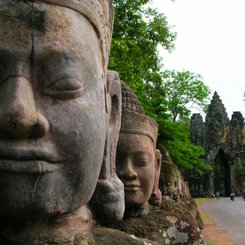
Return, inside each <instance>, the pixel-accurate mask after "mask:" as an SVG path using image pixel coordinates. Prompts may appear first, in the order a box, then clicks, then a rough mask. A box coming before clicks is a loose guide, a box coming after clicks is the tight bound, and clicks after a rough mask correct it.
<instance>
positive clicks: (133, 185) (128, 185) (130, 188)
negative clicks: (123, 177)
mask: <svg viewBox="0 0 245 245" xmlns="http://www.w3.org/2000/svg"><path fill="white" fill-rule="evenodd" d="M123 184H124V190H125V191H132V192H133V191H138V190H139V189H140V186H139V184H137V183H129V182H127V183H123Z"/></svg>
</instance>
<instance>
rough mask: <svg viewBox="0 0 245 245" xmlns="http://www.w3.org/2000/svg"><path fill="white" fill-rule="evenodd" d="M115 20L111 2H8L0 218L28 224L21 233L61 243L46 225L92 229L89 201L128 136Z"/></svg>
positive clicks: (0, 74) (0, 77)
mask: <svg viewBox="0 0 245 245" xmlns="http://www.w3.org/2000/svg"><path fill="white" fill-rule="evenodd" d="M112 17H113V14H112V6H111V1H108V0H80V1H77V0H42V1H41V0H40V1H14V0H12V1H11V0H10V1H9V0H0V196H1V202H0V218H1V220H4V219H5V218H6V220H8V222H10V223H11V221H12V220H13V223H14V222H15V221H14V220H21V221H23V223H25V220H27V222H26V223H28V224H30V226H29V227H28V228H26V226H25V225H23V226H22V227H23V230H22V231H20V233H23V234H24V233H25V232H26V231H27V230H29V231H30V233H31V232H33V234H32V235H33V236H34V237H35V236H36V235H37V234H35V232H36V231H37V232H38V233H39V234H41V235H40V236H42V231H43V234H45V236H47V237H48V236H49V235H50V236H54V237H55V236H56V235H57V234H59V232H58V233H57V231H56V230H55V229H53V227H52V225H51V226H50V227H47V226H46V224H47V223H48V224H49V225H50V224H54V223H55V222H54V220H57V219H59V220H62V219H63V218H64V219H65V220H66V221H65V222H63V221H62V222H61V221H60V222H59V224H58V223H56V224H55V226H56V227H63V226H66V228H67V229H66V230H67V231H66V232H65V234H63V231H62V232H61V233H62V235H61V236H60V237H62V238H64V239H65V237H67V239H70V238H71V236H72V235H74V234H76V233H77V232H83V231H84V230H86V229H88V227H89V226H90V222H91V220H90V215H89V212H87V211H85V205H86V204H87V203H88V201H89V200H90V198H91V196H92V194H93V192H94V190H95V187H96V184H97V181H98V178H99V176H100V172H101V167H102V162H104V159H105V157H104V156H105V154H106V155H107V156H108V155H109V154H110V152H108V151H109V149H110V148H109V147H107V145H106V144H107V143H106V142H114V141H113V140H111V139H110V140H108V138H109V137H111V135H113V134H114V135H115V137H116V138H117V135H118V131H119V127H118V120H119V119H120V118H119V116H120V113H119V110H120V108H119V107H118V101H120V95H119V94H118V93H117V92H120V90H116V89H114V91H116V93H110V91H108V86H107V68H106V67H107V61H108V54H109V49H110V39H111V30H112V19H113V18H112ZM112 97H113V98H114V99H113V100H112V99H111V98H112ZM115 98H116V99H115ZM114 102H116V103H117V105H115V106H114ZM112 110H113V113H112ZM112 114H113V115H112ZM116 125H117V126H116ZM111 132H113V134H112V133H111ZM107 162H108V161H107ZM106 164H107V163H104V165H103V167H104V168H106V167H107V166H106ZM112 171H113V170H112ZM110 175H111V172H109V173H107V174H105V175H103V176H102V178H107V177H108V176H110ZM69 214H74V216H76V217H77V221H76V222H78V223H79V222H80V223H81V222H82V223H86V225H85V226H87V227H84V226H80V227H79V226H76V225H75V226H74V224H73V223H74V220H73V221H72V222H70V220H71V219H70V218H66V217H67V216H69ZM79 217H80V218H79ZM81 217H82V218H81ZM30 220H31V221H32V222H33V223H32V222H30ZM50 220H52V222H53V223H52V222H51V223H50ZM76 222H75V223H76ZM36 223H38V227H36V226H35V224H36ZM40 223H42V225H40ZM80 223H79V224H80ZM41 227H42V228H41ZM11 229H12V228H11V225H10V230H11ZM24 229H25V230H24ZM69 229H70V230H69ZM64 230H65V229H64ZM8 232H9V233H11V231H8ZM2 233H3V231H2ZM24 235H26V234H24ZM24 235H23V236H24ZM26 236H27V237H28V235H26ZM37 236H38V237H40V236H39V235H37ZM13 239H14V238H13ZM21 239H22V238H21ZM37 239H39V238H37ZM40 239H43V238H40Z"/></svg>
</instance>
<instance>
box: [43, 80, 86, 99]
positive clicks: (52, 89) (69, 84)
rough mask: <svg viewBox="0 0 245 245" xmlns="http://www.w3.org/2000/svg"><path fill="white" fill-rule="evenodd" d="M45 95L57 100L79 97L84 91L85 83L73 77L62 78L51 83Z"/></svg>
mask: <svg viewBox="0 0 245 245" xmlns="http://www.w3.org/2000/svg"><path fill="white" fill-rule="evenodd" d="M45 90H46V93H47V94H48V95H50V96H53V97H57V98H59V99H73V98H77V97H79V96H80V95H81V94H82V93H83V91H84V90H85V83H84V82H82V81H80V80H78V79H77V78H73V77H67V76H66V77H63V78H61V79H58V80H56V81H55V82H52V83H51V84H50V85H49V86H48V87H47V88H46V89H45Z"/></svg>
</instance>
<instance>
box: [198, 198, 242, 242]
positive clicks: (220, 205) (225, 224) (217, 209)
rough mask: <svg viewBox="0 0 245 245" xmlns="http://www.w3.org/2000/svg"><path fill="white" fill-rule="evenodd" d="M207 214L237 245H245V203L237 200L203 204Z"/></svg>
mask: <svg viewBox="0 0 245 245" xmlns="http://www.w3.org/2000/svg"><path fill="white" fill-rule="evenodd" d="M202 208H203V209H204V210H205V212H206V213H207V214H208V215H209V216H210V217H212V219H213V220H214V221H215V222H216V223H217V225H218V226H220V227H221V228H222V229H223V230H225V231H226V233H227V235H228V237H229V238H230V239H231V240H232V241H233V242H234V244H235V245H245V202H244V201H243V200H242V199H238V198H236V200H235V201H233V202H232V201H231V200H230V199H229V198H220V199H219V200H214V199H212V200H210V201H208V202H206V203H203V204H202Z"/></svg>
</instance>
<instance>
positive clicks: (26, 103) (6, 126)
mask: <svg viewBox="0 0 245 245" xmlns="http://www.w3.org/2000/svg"><path fill="white" fill-rule="evenodd" d="M1 87H2V88H1V91H0V95H1V96H0V135H1V134H3V135H6V136H7V137H9V138H39V137H42V136H44V135H45V133H46V132H47V131H48V128H49V124H48V121H47V119H46V118H45V117H44V116H43V115H41V113H40V112H39V111H38V110H37V108H36V104H35V99H34V94H33V89H32V87H31V85H30V82H29V81H28V79H26V78H25V77H22V76H16V77H10V78H9V79H8V80H7V81H5V82H4V83H3V84H2V86H1Z"/></svg>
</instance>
